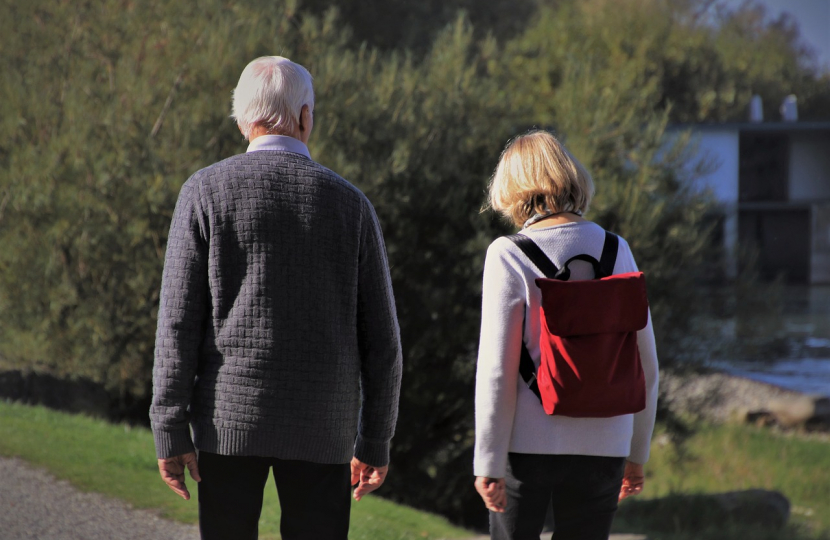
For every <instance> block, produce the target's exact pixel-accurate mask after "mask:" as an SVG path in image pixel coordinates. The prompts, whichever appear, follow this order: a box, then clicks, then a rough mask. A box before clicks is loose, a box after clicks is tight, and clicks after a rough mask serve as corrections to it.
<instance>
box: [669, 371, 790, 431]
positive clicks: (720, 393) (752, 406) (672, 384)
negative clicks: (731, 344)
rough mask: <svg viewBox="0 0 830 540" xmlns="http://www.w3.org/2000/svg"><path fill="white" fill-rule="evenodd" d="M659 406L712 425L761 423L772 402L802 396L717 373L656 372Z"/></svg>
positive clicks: (764, 384)
mask: <svg viewBox="0 0 830 540" xmlns="http://www.w3.org/2000/svg"><path fill="white" fill-rule="evenodd" d="M660 389H661V392H660V400H661V404H662V406H664V407H666V408H668V409H669V410H671V411H672V412H674V413H677V414H681V415H684V416H685V415H691V416H693V417H697V418H701V419H705V420H708V421H714V422H728V421H730V420H734V419H735V418H738V419H739V420H740V421H742V422H745V421H747V420H750V418H751V421H752V422H755V421H758V422H764V419H763V415H762V414H760V413H762V412H763V411H769V405H770V403H771V402H773V401H775V400H789V399H798V398H800V397H802V396H803V395H804V394H802V393H800V392H796V391H794V390H788V389H786V388H781V387H778V386H775V385H772V384H767V383H763V382H758V381H753V380H751V379H746V378H743V377H738V376H735V375H730V374H728V373H723V372H719V371H713V370H708V371H703V372H700V373H673V372H670V371H661V372H660Z"/></svg>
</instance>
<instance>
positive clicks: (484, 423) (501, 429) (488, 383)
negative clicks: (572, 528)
mask: <svg viewBox="0 0 830 540" xmlns="http://www.w3.org/2000/svg"><path fill="white" fill-rule="evenodd" d="M508 242H509V240H506V239H499V240H496V241H495V242H493V244H491V245H490V247H489V249H488V250H487V258H486V260H485V263H484V281H483V287H482V309H481V337H480V341H479V349H478V363H477V369H476V390H475V426H476V427H475V457H474V462H473V472H474V474H475V475H476V476H485V477H490V478H504V476H505V473H506V469H507V453H508V450H509V446H510V436H511V433H512V431H513V421H514V417H515V414H516V397H517V396H516V394H517V383H518V377H519V357H520V354H521V345H522V334H523V332H522V327H523V321H524V314H525V303H526V297H525V296H526V295H525V290H526V287H525V285H524V280H523V279H522V276H521V275H520V273H519V271H518V269H517V268H516V267H515V266H514V264H513V263H515V260H514V259H512V258H511V256H510V255H509V254H508V253H507V251H506V249H505V244H506V243H508Z"/></svg>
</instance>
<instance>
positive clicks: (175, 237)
mask: <svg viewBox="0 0 830 540" xmlns="http://www.w3.org/2000/svg"><path fill="white" fill-rule="evenodd" d="M207 260H208V247H207V243H206V241H205V235H204V234H203V228H202V227H201V216H200V205H199V200H198V187H197V186H196V185H194V184H193V183H192V182H186V183H185V185H184V186H182V190H181V192H180V193H179V199H178V202H177V203H176V209H175V211H174V212H173V222H172V224H171V226H170V234H169V235H168V238H167V254H166V256H165V259H164V272H163V274H162V284H161V295H160V301H159V312H158V327H157V330H156V347H155V364H154V366H153V401H152V404H151V406H150V420H151V424H152V429H153V438H154V439H155V445H156V454H157V456H158V457H159V458H165V457H171V456H177V455H181V454H185V453H188V452H192V451H193V442H192V440H191V437H190V428H189V406H190V400H191V395H192V391H193V383H194V378H195V375H196V365H197V362H198V356H199V346H200V345H201V343H202V339H203V333H204V320H205V316H206V309H207V297H208V267H207Z"/></svg>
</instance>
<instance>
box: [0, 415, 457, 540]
mask: <svg viewBox="0 0 830 540" xmlns="http://www.w3.org/2000/svg"><path fill="white" fill-rule="evenodd" d="M0 455H3V456H8V457H11V456H17V457H20V458H22V459H24V460H26V461H28V462H29V463H31V464H33V465H36V466H38V467H43V468H45V469H47V470H48V471H49V472H51V473H52V474H53V475H54V476H56V477H58V478H62V479H65V480H68V481H69V482H71V483H72V484H73V485H75V486H76V487H78V488H79V489H81V490H84V491H94V492H98V493H103V494H105V495H109V496H112V497H116V498H119V499H121V500H124V501H127V502H128V503H130V504H132V505H133V506H134V507H136V508H149V509H157V510H159V511H160V513H161V515H162V516H164V517H167V518H171V519H175V520H178V521H182V522H185V523H196V519H197V506H196V505H197V502H196V489H195V482H193V481H192V480H191V479H190V478H189V477H188V488H189V489H190V492H191V494H192V495H193V498H192V499H191V500H190V501H184V500H183V499H181V498H179V497H178V496H177V495H175V494H174V493H173V492H172V491H170V490H169V488H168V487H167V486H166V485H165V484H164V483H163V482H162V481H161V478H160V477H159V474H158V467H157V465H156V458H155V450H154V448H153V437H152V434H151V433H150V431H149V430H147V429H144V428H130V427H129V426H123V425H114V424H110V423H108V422H106V421H104V420H96V419H92V418H88V417H85V416H80V415H70V414H65V413H60V412H56V411H52V410H49V409H45V408H42V407H29V406H25V405H17V404H11V403H5V402H0ZM279 516H280V511H279V502H278V500H277V493H276V487H275V486H274V481H273V478H271V479H270V480H269V484H268V486H267V487H266V493H265V504H264V505H263V511H262V518H261V519H260V527H259V530H260V538H263V539H271V540H273V539H278V538H279ZM349 536H350V538H352V539H354V540H369V539H383V540H407V539H419V540H422V539H439V538H446V539H450V538H465V537H470V536H473V534H472V533H470V532H469V531H465V530H464V529H460V528H457V527H454V526H452V525H451V524H450V523H449V522H447V520H445V519H443V518H441V517H439V516H435V515H432V514H427V513H424V512H419V511H417V510H413V509H411V508H408V507H405V506H401V505H398V504H394V503H391V502H389V501H386V500H383V499H381V498H379V497H372V496H371V495H370V496H368V497H365V498H364V499H363V500H361V501H360V502H359V503H355V502H352V526H351V532H350V535H349Z"/></svg>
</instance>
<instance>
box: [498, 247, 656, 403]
mask: <svg viewBox="0 0 830 540" xmlns="http://www.w3.org/2000/svg"><path fill="white" fill-rule="evenodd" d="M507 238H508V239H509V240H511V241H512V242H513V243H514V244H516V245H517V246H518V247H519V248H520V249H521V250H522V251H523V252H524V254H525V255H527V257H528V258H529V259H530V260H531V261H532V262H533V264H535V265H536V266H537V267H538V268H539V270H541V271H542V273H543V274H544V275H545V277H544V278H537V279H536V285H537V286H538V287H539V288H540V289H541V290H542V305H541V307H540V313H539V315H540V320H541V324H542V330H541V335H540V336H539V348H540V349H541V352H542V359H541V364H540V366H539V372H538V373H537V372H536V367H535V365H534V363H533V359H532V358H531V357H530V353H529V352H528V350H527V347H526V346H525V344H524V342H522V355H521V360H520V362H519V372H520V374H521V375H522V379H524V381H525V383H527V385H528V387H529V388H530V389H531V390H532V391H533V393H534V394H536V396H537V397H538V398H539V400H540V401H541V402H542V406H543V407H544V409H545V412H546V413H548V414H555V415H562V416H572V417H578V418H608V417H611V416H618V415H622V414H632V413H636V412H639V411H642V410H643V409H645V406H646V382H645V376H644V374H643V367H642V365H641V363H640V351H639V349H638V347H637V330H641V329H643V328H644V327H645V326H646V323H647V322H648V298H647V297H646V282H645V277H644V276H643V273H642V272H630V273H627V274H618V275H612V274H613V272H614V264H615V263H616V260H617V249H618V245H619V238H618V237H617V235H615V234H612V233H609V232H607V231H606V233H605V244H604V246H603V248H602V255H601V256H600V260H599V261H597V260H596V259H595V258H593V257H591V256H590V255H577V256H575V257H571V258H570V259H568V261H567V262H565V264H564V265H563V267H562V268H561V269H559V268H557V267H556V265H554V264H553V263H552V262H551V260H550V259H548V257H547V256H546V255H545V254H544V252H543V251H542V250H541V249H540V248H539V246H537V245H536V244H535V243H534V242H533V240H531V239H530V238H528V237H527V236H524V235H522V234H514V235H511V236H507ZM574 260H581V261H586V262H589V263H591V265H592V266H593V267H594V279H590V280H582V281H568V278H569V277H570V270H569V269H568V265H569V264H570V263H571V261H574Z"/></svg>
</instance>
